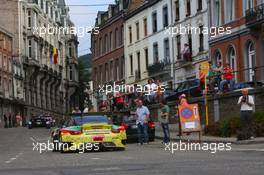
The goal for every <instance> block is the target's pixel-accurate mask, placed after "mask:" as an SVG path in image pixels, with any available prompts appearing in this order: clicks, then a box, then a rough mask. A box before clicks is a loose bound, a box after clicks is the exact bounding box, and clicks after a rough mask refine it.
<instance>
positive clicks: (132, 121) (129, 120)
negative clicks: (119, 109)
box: [121, 112, 155, 142]
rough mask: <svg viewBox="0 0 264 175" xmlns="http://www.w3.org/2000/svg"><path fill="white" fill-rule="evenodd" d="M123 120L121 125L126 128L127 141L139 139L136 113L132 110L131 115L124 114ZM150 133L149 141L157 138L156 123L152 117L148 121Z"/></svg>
mask: <svg viewBox="0 0 264 175" xmlns="http://www.w3.org/2000/svg"><path fill="white" fill-rule="evenodd" d="M150 118H151V117H150ZM121 120H122V121H121V126H123V127H124V128H125V129H126V134H127V142H135V141H138V128H137V124H136V115H135V114H134V113H133V112H132V113H131V114H129V115H123V116H122V119H121ZM148 134H149V141H150V142H153V141H154V140H155V123H154V122H153V121H152V120H151V119H150V121H149V122H148ZM142 137H143V136H142Z"/></svg>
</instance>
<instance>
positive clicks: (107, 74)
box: [105, 63, 109, 82]
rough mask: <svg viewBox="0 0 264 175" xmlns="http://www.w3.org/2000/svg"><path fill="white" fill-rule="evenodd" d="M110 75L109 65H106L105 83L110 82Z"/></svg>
mask: <svg viewBox="0 0 264 175" xmlns="http://www.w3.org/2000/svg"><path fill="white" fill-rule="evenodd" d="M108 76H109V73H108V64H107V63H105V82H108V80H109V77H108Z"/></svg>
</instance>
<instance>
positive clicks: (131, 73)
mask: <svg viewBox="0 0 264 175" xmlns="http://www.w3.org/2000/svg"><path fill="white" fill-rule="evenodd" d="M129 58H130V75H133V55H130V56H129Z"/></svg>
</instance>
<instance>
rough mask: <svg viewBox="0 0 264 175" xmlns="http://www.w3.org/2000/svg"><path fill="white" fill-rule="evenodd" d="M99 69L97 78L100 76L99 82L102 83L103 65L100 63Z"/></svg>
mask: <svg viewBox="0 0 264 175" xmlns="http://www.w3.org/2000/svg"><path fill="white" fill-rule="evenodd" d="M99 69H100V71H99V78H100V84H103V66H102V65H100V68H99Z"/></svg>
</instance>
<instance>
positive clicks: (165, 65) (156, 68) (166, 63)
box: [147, 59, 171, 77]
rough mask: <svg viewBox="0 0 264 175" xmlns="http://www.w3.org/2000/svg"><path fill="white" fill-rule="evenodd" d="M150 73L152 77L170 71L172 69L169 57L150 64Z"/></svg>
mask: <svg viewBox="0 0 264 175" xmlns="http://www.w3.org/2000/svg"><path fill="white" fill-rule="evenodd" d="M147 69H148V74H149V76H151V77H155V76H158V75H160V74H164V73H168V72H170V70H171V63H170V60H169V59H164V60H162V61H159V62H156V63H154V64H152V65H149V66H148V68H147Z"/></svg>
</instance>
